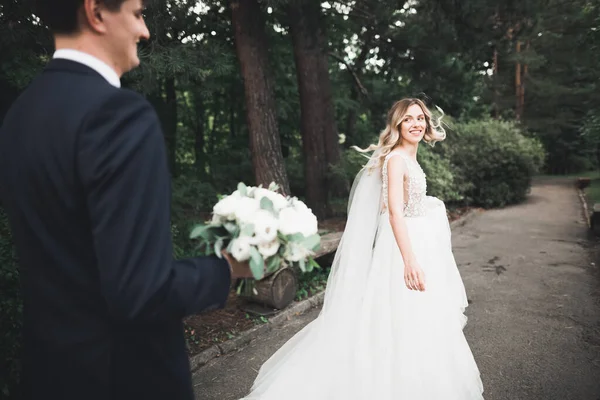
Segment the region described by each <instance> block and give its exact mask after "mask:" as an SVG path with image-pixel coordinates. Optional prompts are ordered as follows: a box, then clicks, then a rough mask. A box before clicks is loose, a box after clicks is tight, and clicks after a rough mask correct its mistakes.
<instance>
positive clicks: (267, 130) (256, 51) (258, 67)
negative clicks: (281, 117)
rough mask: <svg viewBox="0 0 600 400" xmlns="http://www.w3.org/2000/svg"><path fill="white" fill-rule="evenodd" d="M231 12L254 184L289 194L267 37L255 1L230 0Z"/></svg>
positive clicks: (259, 10) (258, 6)
mask: <svg viewBox="0 0 600 400" xmlns="http://www.w3.org/2000/svg"><path fill="white" fill-rule="evenodd" d="M231 15H232V23H233V27H234V38H235V46H236V51H237V56H238V60H239V63H240V68H241V72H242V77H243V79H244V89H245V90H244V92H245V99H246V108H247V115H246V117H247V121H248V130H249V134H250V152H251V154H252V167H253V170H254V176H255V178H256V183H257V184H262V185H264V186H269V184H270V183H271V182H276V183H277V184H278V185H279V186H280V188H281V192H282V193H284V194H290V185H289V182H288V177H287V173H286V171H285V165H284V163H283V155H282V153H281V142H280V137H279V128H278V125H277V116H276V107H275V94H274V91H273V81H272V77H271V76H272V75H271V74H270V71H269V63H268V58H267V49H268V45H267V36H266V34H265V22H264V20H263V18H262V14H261V9H260V5H259V4H258V1H257V0H233V1H232V2H231Z"/></svg>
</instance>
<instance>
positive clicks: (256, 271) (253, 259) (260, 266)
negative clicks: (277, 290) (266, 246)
mask: <svg viewBox="0 0 600 400" xmlns="http://www.w3.org/2000/svg"><path fill="white" fill-rule="evenodd" d="M250 270H251V271H252V275H254V279H256V280H261V279H262V278H263V277H264V276H265V262H264V260H263V258H262V256H261V255H260V253H259V252H258V250H257V249H256V247H254V246H250Z"/></svg>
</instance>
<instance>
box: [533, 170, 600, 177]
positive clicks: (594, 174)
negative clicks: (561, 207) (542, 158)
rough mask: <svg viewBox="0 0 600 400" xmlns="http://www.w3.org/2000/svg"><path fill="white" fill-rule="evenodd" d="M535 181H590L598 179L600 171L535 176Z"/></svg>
mask: <svg viewBox="0 0 600 400" xmlns="http://www.w3.org/2000/svg"><path fill="white" fill-rule="evenodd" d="M535 178H537V179H548V178H573V179H577V178H590V179H600V171H587V172H581V173H577V174H567V175H537V176H535Z"/></svg>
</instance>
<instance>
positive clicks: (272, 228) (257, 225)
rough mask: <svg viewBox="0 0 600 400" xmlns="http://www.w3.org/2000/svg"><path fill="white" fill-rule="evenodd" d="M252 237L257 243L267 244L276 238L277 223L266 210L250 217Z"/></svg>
mask: <svg viewBox="0 0 600 400" xmlns="http://www.w3.org/2000/svg"><path fill="white" fill-rule="evenodd" d="M252 224H253V225H254V237H255V240H256V242H257V243H259V244H262V243H268V242H271V241H273V240H275V239H276V238H277V229H278V225H279V223H278V221H277V219H275V217H274V216H273V214H271V213H270V212H269V211H267V210H258V211H257V212H256V213H254V215H253V217H252Z"/></svg>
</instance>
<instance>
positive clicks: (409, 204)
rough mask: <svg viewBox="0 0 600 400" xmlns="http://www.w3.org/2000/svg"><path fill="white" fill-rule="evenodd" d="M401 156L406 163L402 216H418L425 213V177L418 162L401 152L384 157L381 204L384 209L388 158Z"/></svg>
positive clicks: (385, 206) (386, 206)
mask: <svg viewBox="0 0 600 400" xmlns="http://www.w3.org/2000/svg"><path fill="white" fill-rule="evenodd" d="M396 155H397V156H399V157H402V159H403V160H404V162H405V163H406V169H407V171H408V173H407V175H408V177H407V179H406V180H405V183H406V187H405V191H404V194H405V196H404V216H405V217H418V216H422V215H425V199H426V197H427V181H426V179H425V172H423V169H422V168H421V166H420V165H419V163H418V162H416V161H415V160H412V159H411V158H409V157H407V156H405V155H404V154H401V153H391V154H388V155H387V156H386V157H385V160H384V161H383V167H382V171H381V173H382V178H383V182H382V183H383V206H384V210H387V208H388V173H387V164H388V160H389V159H390V158H391V157H394V156H396Z"/></svg>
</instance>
